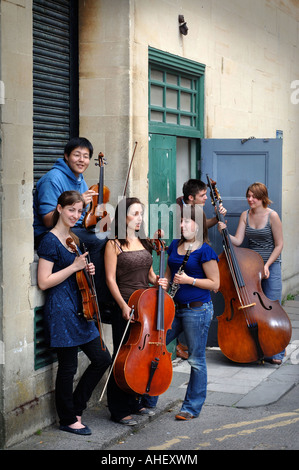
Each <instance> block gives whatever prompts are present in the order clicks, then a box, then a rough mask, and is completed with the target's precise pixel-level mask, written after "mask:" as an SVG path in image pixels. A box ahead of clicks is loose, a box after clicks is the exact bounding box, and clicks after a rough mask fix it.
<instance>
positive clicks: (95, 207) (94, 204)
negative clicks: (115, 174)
mask: <svg viewBox="0 0 299 470" xmlns="http://www.w3.org/2000/svg"><path fill="white" fill-rule="evenodd" d="M105 164H106V160H105V158H104V154H103V153H102V152H100V153H99V155H98V162H96V163H95V165H96V166H99V167H100V175H99V182H98V184H94V185H93V186H91V187H90V188H89V189H90V190H93V191H95V192H96V193H97V194H96V195H94V196H92V201H91V203H90V207H89V210H88V211H87V212H86V214H85V216H84V219H83V225H84V227H85V228H86V229H87V230H93V229H94V228H95V227H96V225H97V223H98V222H99V221H102V220H103V223H102V227H101V231H102V232H106V231H107V229H108V223H107V222H109V221H107V218H109V216H108V214H107V211H106V206H105V204H107V202H108V201H109V197H110V190H109V188H108V187H107V186H104V165H105ZM104 219H106V220H105V222H104Z"/></svg>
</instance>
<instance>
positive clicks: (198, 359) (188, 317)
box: [143, 302, 213, 417]
mask: <svg viewBox="0 0 299 470" xmlns="http://www.w3.org/2000/svg"><path fill="white" fill-rule="evenodd" d="M212 318H213V304H212V302H208V303H205V304H203V306H202V307H199V308H190V307H189V308H183V309H178V308H177V309H176V314H175V318H174V320H173V323H172V327H171V330H169V331H168V332H167V337H166V343H167V344H169V343H170V342H171V341H173V340H174V339H175V338H177V337H178V336H179V334H180V333H181V332H184V334H185V340H186V346H187V347H188V353H189V357H188V362H189V364H190V366H191V373H190V379H189V383H188V387H187V391H186V395H185V398H184V401H183V404H182V407H181V411H185V412H186V411H187V412H188V413H191V414H192V415H193V416H194V417H197V416H198V415H199V413H200V411H201V408H202V406H203V404H204V401H205V399H206V395H207V365H206V353H205V349H206V344H207V338H208V332H209V328H210V324H211V320H212ZM157 400H158V398H157V397H147V399H146V400H145V399H144V400H143V403H144V405H145V406H149V407H153V406H155V404H156V403H157Z"/></svg>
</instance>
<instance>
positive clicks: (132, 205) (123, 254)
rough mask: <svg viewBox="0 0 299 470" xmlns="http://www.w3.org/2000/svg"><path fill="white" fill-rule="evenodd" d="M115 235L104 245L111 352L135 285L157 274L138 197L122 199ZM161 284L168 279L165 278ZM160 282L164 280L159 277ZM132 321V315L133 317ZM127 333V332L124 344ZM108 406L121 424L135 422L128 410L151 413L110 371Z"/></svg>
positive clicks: (126, 316)
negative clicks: (111, 305)
mask: <svg viewBox="0 0 299 470" xmlns="http://www.w3.org/2000/svg"><path fill="white" fill-rule="evenodd" d="M112 233H114V234H115V239H114V240H113V239H111V240H108V242H107V245H106V249H105V270H106V282H107V285H108V287H109V289H110V292H111V294H112V296H113V298H114V300H115V307H114V311H113V312H112V335H113V346H114V354H115V353H116V351H117V350H118V347H119V345H120V343H121V340H122V337H123V333H124V331H125V328H126V325H127V322H128V321H130V315H131V307H129V305H128V301H129V298H130V296H131V294H133V292H135V291H136V290H138V289H147V288H148V287H149V283H151V284H153V285H157V284H158V276H157V275H156V274H155V273H154V271H153V268H152V261H153V260H152V254H151V253H152V248H153V246H152V243H151V242H150V240H148V239H147V238H146V236H145V233H144V228H143V205H142V204H141V202H140V200H139V199H137V198H135V197H132V198H124V199H122V200H121V201H120V202H119V204H118V206H117V208H116V212H115V217H114V220H113V222H112ZM164 281H165V282H164V284H167V281H166V280H164ZM160 282H161V284H162V283H163V280H160ZM132 321H134V317H133V318H132ZM128 336H129V332H128V333H127V336H126V338H125V339H124V341H123V344H124V343H125V342H126V340H127V338H128ZM107 398H108V407H109V410H110V413H111V418H112V420H113V421H116V422H118V423H121V424H125V425H129V426H133V425H135V424H137V422H136V420H134V419H133V417H132V416H131V414H153V412H150V411H149V410H148V409H147V408H146V407H144V405H143V404H142V400H140V399H139V398H138V397H137V396H136V395H134V394H130V393H127V392H125V391H123V390H121V389H120V388H119V387H118V385H117V384H116V381H115V379H114V376H113V374H111V377H110V380H109V382H108V387H107Z"/></svg>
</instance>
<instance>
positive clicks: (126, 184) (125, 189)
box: [123, 142, 138, 197]
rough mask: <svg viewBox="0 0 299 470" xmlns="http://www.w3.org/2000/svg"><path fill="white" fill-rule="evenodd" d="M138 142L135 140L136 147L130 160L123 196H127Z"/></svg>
mask: <svg viewBox="0 0 299 470" xmlns="http://www.w3.org/2000/svg"><path fill="white" fill-rule="evenodd" d="M137 144H138V142H135V147H134V151H133V155H132V158H131V161H130V165H129V169H128V174H127V179H126V183H125V187H124V192H123V197H125V195H126V191H127V186H128V181H129V175H130V171H131V167H132V163H133V160H134V156H135V152H136V148H137Z"/></svg>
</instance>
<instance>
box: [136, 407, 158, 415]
mask: <svg viewBox="0 0 299 470" xmlns="http://www.w3.org/2000/svg"><path fill="white" fill-rule="evenodd" d="M133 414H134V415H149V416H153V415H154V414H155V412H154V411H152V410H149V409H148V408H141V409H140V410H138V411H134V413H133Z"/></svg>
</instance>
